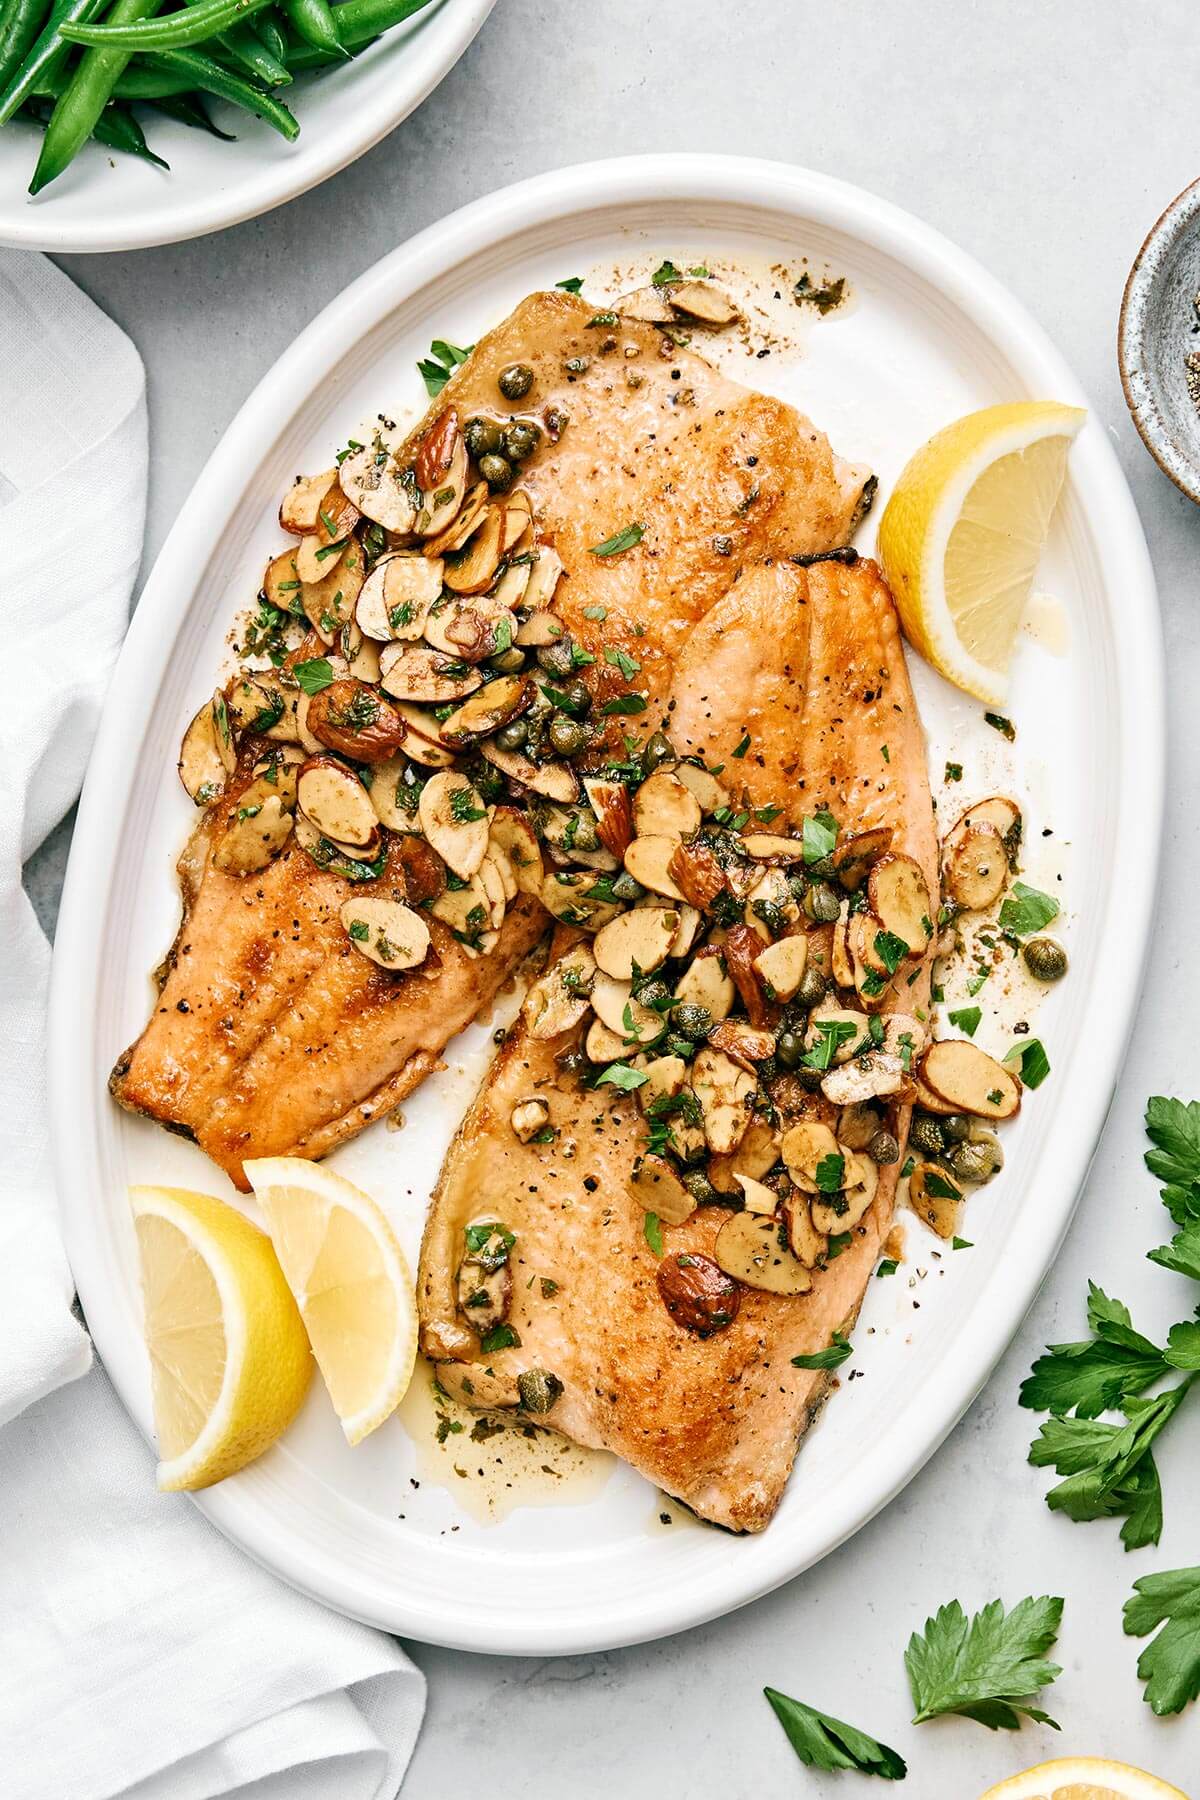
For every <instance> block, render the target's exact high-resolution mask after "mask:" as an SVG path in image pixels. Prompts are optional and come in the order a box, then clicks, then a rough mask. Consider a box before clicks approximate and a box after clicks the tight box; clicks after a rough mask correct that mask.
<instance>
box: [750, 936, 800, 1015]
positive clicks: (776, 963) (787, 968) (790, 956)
mask: <svg viewBox="0 0 1200 1800" xmlns="http://www.w3.org/2000/svg"><path fill="white" fill-rule="evenodd" d="M807 966H808V939H807V937H806V936H805V935H804V933H803V932H802V931H801V932H797V933H796V935H795V936H794V937H786V938H780V939H779V942H778V943H777V944H768V945H767V948H766V949H765V950H760V951H759V953H758V955H757V956H756V957H755V959H754V968H755V972H756V974H757V975H758V978H759V980H760V981H761V982H762V983H763V985H764V987H765V989H766V993H767V999H768V1000H784V1001H787V1000H791V999H792V998H793V996H794V995H795V993H796V991H797V989H798V988H799V986H800V983H801V982H802V981H803V980H804V971H805V969H806V967H807Z"/></svg>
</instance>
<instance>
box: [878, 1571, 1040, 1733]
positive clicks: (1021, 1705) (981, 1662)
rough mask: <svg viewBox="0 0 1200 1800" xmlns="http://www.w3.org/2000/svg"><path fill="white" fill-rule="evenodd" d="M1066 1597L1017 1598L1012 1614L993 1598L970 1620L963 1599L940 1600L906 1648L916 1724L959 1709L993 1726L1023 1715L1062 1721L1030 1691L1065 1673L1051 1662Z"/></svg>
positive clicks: (1016, 1722) (1014, 1722)
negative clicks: (1031, 1697) (1048, 1653)
mask: <svg viewBox="0 0 1200 1800" xmlns="http://www.w3.org/2000/svg"><path fill="white" fill-rule="evenodd" d="M1062 1611H1063V1603H1062V1601H1061V1600H1060V1599H1058V1598H1056V1597H1055V1596H1053V1595H1050V1594H1043V1595H1042V1596H1041V1597H1040V1598H1039V1599H1025V1600H1019V1601H1018V1602H1017V1604H1016V1606H1014V1607H1013V1609H1012V1611H1011V1612H1009V1613H1006V1612H1005V1610H1004V1607H1003V1605H1002V1603H1001V1602H1000V1601H999V1600H993V1601H991V1603H990V1604H989V1605H987V1606H985V1607H984V1608H983V1611H982V1612H978V1613H976V1614H975V1615H974V1617H973V1618H972V1619H970V1620H968V1618H967V1615H966V1613H965V1612H964V1611H963V1609H962V1607H961V1606H960V1605H959V1603H958V1601H957V1600H951V1601H950V1603H949V1605H948V1606H942V1607H939V1608H938V1610H937V1612H936V1613H935V1614H934V1616H933V1618H932V1619H926V1621H925V1630H924V1631H923V1632H921V1633H917V1632H914V1633H913V1635H912V1637H911V1638H910V1639H909V1641H908V1649H907V1650H906V1651H905V1652H904V1666H905V1668H906V1669H907V1670H908V1683H909V1686H910V1688H911V1689H912V1697H913V1705H914V1707H915V1708H916V1713H915V1716H914V1719H913V1723H914V1724H915V1725H921V1724H923V1723H924V1722H925V1720H926V1719H936V1718H938V1717H940V1715H941V1714H943V1713H960V1714H961V1715H962V1716H963V1717H964V1718H967V1719H974V1720H975V1721H976V1723H977V1724H979V1725H986V1726H987V1727H988V1729H989V1730H990V1731H999V1730H1004V1731H1016V1730H1017V1729H1018V1728H1019V1726H1020V1724H1021V1719H1022V1717H1025V1718H1027V1719H1034V1720H1036V1721H1037V1723H1038V1724H1040V1725H1053V1726H1054V1729H1055V1730H1056V1731H1057V1730H1058V1726H1057V1725H1056V1724H1055V1722H1054V1720H1053V1719H1052V1718H1051V1717H1050V1715H1049V1714H1048V1713H1046V1712H1043V1711H1042V1709H1041V1708H1040V1707H1037V1706H1031V1705H1030V1704H1029V1699H1028V1696H1029V1695H1031V1694H1034V1693H1036V1692H1037V1691H1038V1690H1039V1689H1040V1688H1043V1687H1048V1686H1049V1684H1050V1683H1051V1682H1052V1681H1053V1680H1054V1679H1055V1677H1056V1676H1058V1675H1060V1674H1061V1673H1062V1671H1061V1669H1060V1667H1059V1665H1058V1664H1057V1663H1052V1662H1047V1661H1046V1655H1045V1653H1046V1651H1047V1650H1049V1649H1050V1647H1051V1645H1052V1644H1053V1643H1054V1640H1055V1638H1056V1637H1057V1636H1058V1628H1059V1625H1060V1624H1061V1623H1062Z"/></svg>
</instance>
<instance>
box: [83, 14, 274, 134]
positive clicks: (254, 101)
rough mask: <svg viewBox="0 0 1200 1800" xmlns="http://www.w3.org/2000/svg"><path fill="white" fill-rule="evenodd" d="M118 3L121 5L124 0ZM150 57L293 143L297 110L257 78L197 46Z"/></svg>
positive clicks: (164, 69) (154, 66)
mask: <svg viewBox="0 0 1200 1800" xmlns="http://www.w3.org/2000/svg"><path fill="white" fill-rule="evenodd" d="M117 3H118V5H120V4H121V3H122V0H117ZM146 61H147V64H148V65H149V67H150V68H151V69H153V70H156V71H158V72H159V73H160V74H166V75H190V76H191V81H190V82H189V86H190V87H193V88H202V89H203V90H204V92H205V93H206V94H216V95H217V97H218V98H219V99H221V100H228V101H230V102H231V104H232V105H234V106H240V107H241V108H242V109H243V111H245V112H251V113H254V114H255V115H256V116H257V117H258V118H260V119H263V120H264V121H265V122H266V123H267V124H268V125H269V126H270V127H271V129H272V130H273V131H277V132H278V133H279V135H280V137H285V138H286V139H287V140H288V142H289V143H291V142H292V140H293V139H294V138H295V137H296V135H297V133H298V132H299V130H300V126H299V124H298V123H297V121H296V117H295V114H294V113H291V112H289V111H288V109H287V107H286V106H285V105H284V104H283V101H282V100H276V99H275V98H274V96H273V95H271V94H265V93H264V92H263V91H262V89H261V88H257V87H255V86H254V84H253V82H250V81H244V80H243V79H242V77H241V76H240V75H234V74H232V73H231V72H230V70H228V69H223V68H222V67H221V65H220V63H218V62H214V61H213V59H212V57H211V56H202V55H201V54H200V52H199V51H197V50H161V51H155V52H154V53H153V54H152V55H150V56H148V57H147V59H146Z"/></svg>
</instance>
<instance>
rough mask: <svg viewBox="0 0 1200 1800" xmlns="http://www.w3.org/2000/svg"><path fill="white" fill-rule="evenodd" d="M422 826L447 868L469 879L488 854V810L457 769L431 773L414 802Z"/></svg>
mask: <svg viewBox="0 0 1200 1800" xmlns="http://www.w3.org/2000/svg"><path fill="white" fill-rule="evenodd" d="M417 816H418V817H419V819H420V821H421V830H422V831H423V832H424V833H425V836H426V838H427V839H428V841H429V843H430V844H431V845H432V847H433V849H435V850H436V851H437V853H438V855H439V856H440V857H441V859H442V861H443V862H444V863H445V864H446V867H447V868H448V869H453V871H454V873H455V874H456V875H458V876H460V877H461V878H462V880H464V881H468V880H470V878H471V876H472V875H474V874H475V872H476V870H477V869H478V868H479V865H480V863H481V862H482V861H483V859H484V857H485V856H486V855H487V846H488V830H489V820H488V810H487V807H486V806H485V805H484V803H483V800H482V798H481V796H480V794H479V792H478V790H477V789H476V788H473V787H472V786H471V784H470V782H469V781H468V780H467V778H466V776H465V775H461V774H459V773H458V771H457V770H451V769H444V770H442V772H441V773H440V774H438V775H431V776H430V777H429V780H428V781H427V782H426V783H425V786H424V787H423V788H422V789H421V798H420V800H419V801H418V803H417Z"/></svg>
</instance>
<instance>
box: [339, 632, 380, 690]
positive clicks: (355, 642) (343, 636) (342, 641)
mask: <svg viewBox="0 0 1200 1800" xmlns="http://www.w3.org/2000/svg"><path fill="white" fill-rule="evenodd" d="M334 643H335V644H336V645H337V649H338V653H339V655H340V656H341V657H342V658H343V659H344V661H345V664H346V670H347V673H348V674H349V675H350V676H351V678H352V679H353V680H355V681H365V682H366V683H367V686H368V687H377V686H378V685H379V645H378V644H377V643H375V642H374V641H373V640H372V639H371V638H369V637H364V636H363V634H362V628H361V626H360V625H359V623H358V621H357V619H348V620H347V621H346V623H345V624H344V625H343V626H342V628H341V630H340V631H339V632H338V634H337V637H336V638H335V639H334Z"/></svg>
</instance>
